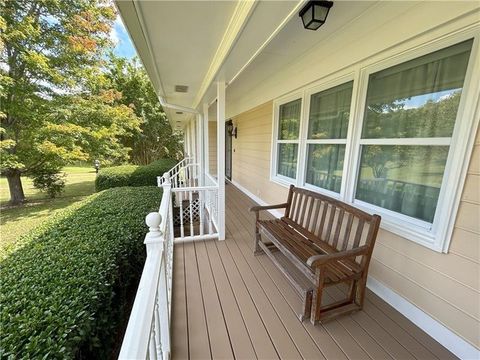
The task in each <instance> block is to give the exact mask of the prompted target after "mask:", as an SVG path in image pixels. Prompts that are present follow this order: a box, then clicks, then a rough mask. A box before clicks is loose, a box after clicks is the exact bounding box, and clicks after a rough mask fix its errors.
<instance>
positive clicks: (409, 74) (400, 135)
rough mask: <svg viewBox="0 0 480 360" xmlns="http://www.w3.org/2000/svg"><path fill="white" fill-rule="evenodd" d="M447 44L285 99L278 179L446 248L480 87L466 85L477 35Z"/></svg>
mask: <svg viewBox="0 0 480 360" xmlns="http://www.w3.org/2000/svg"><path fill="white" fill-rule="evenodd" d="M463 39H468V37H467V36H464V37H463ZM442 41H444V43H445V45H446V46H443V48H441V49H440V50H437V49H439V47H437V48H436V49H434V50H436V51H433V52H430V53H427V54H425V52H423V54H422V53H421V51H422V50H421V49H417V50H414V51H415V53H417V54H418V55H419V56H418V55H417V56H411V55H409V54H403V55H401V56H400V57H398V58H395V59H394V58H391V59H386V60H384V61H383V62H379V61H378V60H377V61H374V60H370V61H372V65H368V64H363V67H357V68H355V71H357V75H356V76H355V77H354V75H353V73H352V72H350V73H346V75H344V76H343V77H341V78H337V79H329V80H328V81H329V82H328V84H332V86H329V87H328V85H327V87H326V86H325V85H326V84H324V85H323V86H322V87H321V90H322V91H318V88H317V90H314V89H311V90H308V89H307V90H305V91H304V94H303V96H300V95H296V96H290V97H289V98H287V100H285V101H283V102H279V103H276V105H275V122H274V124H275V131H274V143H273V148H272V149H273V152H272V154H273V158H272V170H271V174H272V180H274V181H279V182H280V183H281V184H284V185H285V184H289V183H293V184H295V185H296V186H305V187H313V188H314V189H317V190H318V191H320V192H325V193H327V194H329V195H330V196H335V197H337V198H339V199H341V200H343V201H346V202H348V203H354V204H355V205H356V206H358V207H360V208H363V209H364V210H366V211H369V212H375V213H378V214H380V215H382V217H383V220H382V227H384V228H386V229H387V230H389V231H392V232H394V233H397V234H399V235H401V236H403V237H406V238H408V239H411V240H413V241H416V242H419V243H421V244H423V245H425V246H427V247H430V248H432V249H435V250H438V251H444V250H446V247H445V244H448V239H447V237H449V236H450V235H451V230H452V229H453V224H454V219H455V214H456V209H454V206H453V204H455V203H456V199H457V198H458V196H459V193H460V192H459V191H458V188H461V186H462V182H461V181H462V179H461V176H463V175H462V166H464V164H463V163H464V160H463V158H464V157H465V156H466V154H467V153H468V151H470V150H471V149H470V148H469V146H470V145H471V141H470V140H468V141H467V139H470V138H471V137H472V136H473V135H471V133H472V128H473V126H474V120H475V119H474V109H475V108H476V101H478V92H479V90H478V89H477V88H476V87H475V86H474V85H471V84H470V82H468V83H467V82H466V81H465V80H466V74H467V73H468V72H467V70H468V67H469V66H471V65H469V59H470V53H471V51H472V47H473V46H474V40H473V39H470V40H466V41H463V42H459V43H457V44H454V45H452V42H451V40H442ZM448 42H449V43H448ZM475 46H478V45H475ZM432 47H433V46H432ZM401 59H403V62H402V61H401ZM357 69H359V70H357ZM347 71H348V70H347ZM470 71H471V70H470ZM352 78H356V79H358V84H357V83H354V81H351V79H352ZM349 80H350V81H349ZM471 82H472V83H473V80H472V81H471ZM465 84H469V87H468V89H466V88H464V87H465ZM465 92H471V93H470V95H464V93H465ZM354 99H357V100H356V101H355V102H358V104H355V103H354V101H353V100H354ZM302 101H304V102H305V104H306V109H305V111H302ZM457 118H458V119H461V121H460V120H457ZM347 164H348V166H347Z"/></svg>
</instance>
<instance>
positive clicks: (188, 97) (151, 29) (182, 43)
mask: <svg viewBox="0 0 480 360" xmlns="http://www.w3.org/2000/svg"><path fill="white" fill-rule="evenodd" d="M116 3H117V6H118V8H119V10H120V13H121V15H122V18H123V20H124V23H125V25H126V27H127V29H128V31H129V33H130V35H131V37H132V39H133V42H134V44H135V47H136V48H137V51H138V53H139V55H140V57H141V59H142V61H143V63H144V65H145V67H146V69H147V72H148V74H149V76H150V78H151V80H152V82H153V84H154V86H155V88H156V90H157V93H158V94H159V95H161V96H163V97H164V98H165V99H166V101H167V102H169V103H172V104H178V105H182V106H187V107H193V108H196V109H197V110H201V107H202V105H201V103H202V102H208V103H210V102H212V101H213V100H214V99H215V96H216V92H215V86H214V84H213V82H214V81H215V80H223V81H225V82H227V85H228V87H229V88H228V90H227V98H229V101H230V100H231V99H232V98H236V97H238V96H242V94H245V91H247V92H248V91H249V90H248V89H253V88H254V87H256V86H257V85H258V84H259V83H260V82H261V81H262V80H264V79H267V78H268V77H269V76H272V75H275V73H277V72H278V71H281V69H282V68H283V67H284V66H286V65H288V64H289V63H291V62H293V61H295V59H296V58H297V57H299V56H300V55H302V54H304V53H306V52H307V51H308V50H310V49H311V48H312V47H318V45H319V44H321V43H322V41H325V40H326V39H329V38H331V37H332V36H335V34H336V33H337V32H338V31H341V29H342V28H343V27H344V26H346V25H348V24H349V23H350V22H352V21H355V19H357V18H358V17H361V16H362V15H364V14H365V13H366V12H367V11H368V9H369V8H370V7H371V6H372V5H374V4H375V3H377V1H336V2H335V5H334V7H333V8H332V10H331V11H330V14H329V17H328V19H327V22H326V24H325V25H324V26H322V27H321V28H320V29H319V30H318V31H309V30H305V29H303V25H302V22H301V20H300V18H299V17H298V11H299V9H300V8H301V7H302V6H303V1H298V0H296V1H295V0H294V1H257V2H256V3H255V5H254V6H250V8H249V9H241V7H242V5H243V6H245V5H244V4H245V2H244V3H240V5H241V6H239V5H238V4H239V3H238V2H236V1H213V0H212V1H151V0H140V1H132V0H117V1H116ZM251 4H252V3H250V5H251ZM239 8H240V9H239ZM232 23H233V24H235V23H237V26H236V27H235V26H232ZM226 39H227V40H229V41H230V42H228V41H227V40H226ZM175 85H187V86H188V87H189V90H188V92H187V93H178V92H175V91H174V87H175ZM166 111H167V115H168V117H169V119H170V121H171V123H172V125H173V124H177V121H185V120H188V119H189V118H190V116H191V114H190V115H189V114H180V115H179V114H176V111H174V110H169V109H166ZM227 112H228V109H227Z"/></svg>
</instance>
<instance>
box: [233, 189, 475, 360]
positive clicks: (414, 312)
mask: <svg viewBox="0 0 480 360" xmlns="http://www.w3.org/2000/svg"><path fill="white" fill-rule="evenodd" d="M230 182H231V183H232V184H233V185H234V186H236V187H237V188H238V189H239V190H240V191H242V192H243V193H244V194H245V195H247V196H248V197H249V198H250V199H252V200H253V201H255V202H256V203H257V204H259V205H263V206H264V205H269V204H267V203H266V202H265V201H263V200H262V199H260V198H259V197H258V196H256V195H254V194H253V193H251V192H250V191H249V190H247V189H245V188H244V187H243V186H242V185H240V184H239V183H237V182H236V181H230ZM269 212H270V213H271V214H272V215H273V216H275V217H282V216H283V212H282V211H280V210H269ZM367 287H368V288H369V289H370V290H372V291H373V292H374V293H375V294H376V295H377V296H379V297H380V298H381V299H382V300H383V301H385V302H386V303H387V304H389V305H391V306H392V307H393V308H395V309H396V310H397V311H398V312H400V313H401V314H402V315H403V316H405V317H406V318H407V319H409V320H410V321H411V322H413V323H414V324H415V325H417V326H418V327H419V328H420V329H422V330H423V331H425V332H426V333H427V334H428V335H430V336H431V337H432V338H434V339H435V340H436V341H438V342H439V343H440V344H441V345H443V346H444V347H445V348H447V349H448V350H450V351H451V352H452V353H453V354H455V355H456V356H458V357H459V358H460V359H465V360H474V359H480V350H478V349H477V348H475V347H474V346H473V345H471V344H470V343H468V342H466V341H465V340H463V339H462V338H461V337H460V336H458V335H457V334H455V333H454V332H453V331H451V330H450V329H448V328H447V327H446V326H445V325H443V324H442V323H440V322H438V321H437V320H435V319H434V318H432V317H431V316H430V315H428V314H427V313H426V312H424V311H423V310H421V309H419V308H418V307H417V306H415V305H413V304H412V303H411V302H409V301H408V300H407V299H405V298H404V297H402V296H401V295H399V294H397V293H396V292H395V291H393V290H392V289H390V288H389V287H388V286H386V285H384V284H383V283H381V282H380V281H378V280H376V279H374V278H372V277H371V276H369V277H368V281H367Z"/></svg>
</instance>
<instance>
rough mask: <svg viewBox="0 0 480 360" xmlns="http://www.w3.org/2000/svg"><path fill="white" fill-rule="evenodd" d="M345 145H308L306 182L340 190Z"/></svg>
mask: <svg viewBox="0 0 480 360" xmlns="http://www.w3.org/2000/svg"><path fill="white" fill-rule="evenodd" d="M344 158H345V145H324V144H310V145H308V155H307V179H306V182H307V183H308V184H311V185H315V186H318V187H321V188H323V189H327V190H331V191H335V192H337V193H339V192H340V187H341V184H342V172H343V159H344Z"/></svg>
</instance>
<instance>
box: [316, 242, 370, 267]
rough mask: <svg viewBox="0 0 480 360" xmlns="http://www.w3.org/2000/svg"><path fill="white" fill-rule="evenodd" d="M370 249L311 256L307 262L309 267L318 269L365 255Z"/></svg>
mask: <svg viewBox="0 0 480 360" xmlns="http://www.w3.org/2000/svg"><path fill="white" fill-rule="evenodd" d="M369 248H370V247H369V246H367V245H364V246H360V247H358V248H355V249H351V250H347V251H341V252H338V253H334V254H325V255H314V256H310V257H309V258H308V260H307V265H308V266H310V267H316V266H319V265H325V264H327V263H329V262H331V261H338V260H343V259H348V258H351V257H354V256H360V255H365V254H366V253H367V252H368V250H369Z"/></svg>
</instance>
